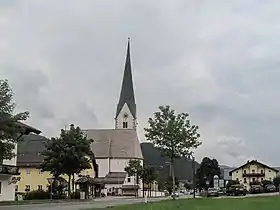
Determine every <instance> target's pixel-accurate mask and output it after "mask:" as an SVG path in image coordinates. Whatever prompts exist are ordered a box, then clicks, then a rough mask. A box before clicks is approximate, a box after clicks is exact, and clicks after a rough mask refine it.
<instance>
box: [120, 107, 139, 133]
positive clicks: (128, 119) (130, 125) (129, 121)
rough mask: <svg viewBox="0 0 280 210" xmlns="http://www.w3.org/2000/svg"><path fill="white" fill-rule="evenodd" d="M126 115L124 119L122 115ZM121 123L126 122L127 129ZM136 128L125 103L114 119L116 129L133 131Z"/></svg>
mask: <svg viewBox="0 0 280 210" xmlns="http://www.w3.org/2000/svg"><path fill="white" fill-rule="evenodd" d="M125 113H126V114H127V117H126V118H125V117H124V114H125ZM123 122H127V128H124V127H123ZM135 128H136V120H135V119H134V118H133V116H132V114H131V112H130V110H129V107H128V105H127V103H125V104H124V106H123V107H122V109H121V111H120V113H119V115H118V116H117V119H116V129H135Z"/></svg>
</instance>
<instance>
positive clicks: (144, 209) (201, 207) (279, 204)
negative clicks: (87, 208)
mask: <svg viewBox="0 0 280 210" xmlns="http://www.w3.org/2000/svg"><path fill="white" fill-rule="evenodd" d="M175 209H176V210H186V209H187V210H279V209H280V196H269V197H254V198H222V199H211V198H209V199H207V198H204V199H195V200H193V199H182V200H176V201H172V200H169V201H162V202H156V203H150V204H132V205H125V206H116V207H110V210H175ZM95 210H96V209H95ZM103 210H104V209H103Z"/></svg>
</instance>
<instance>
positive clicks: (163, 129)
mask: <svg viewBox="0 0 280 210" xmlns="http://www.w3.org/2000/svg"><path fill="white" fill-rule="evenodd" d="M188 117H189V114H187V113H180V114H176V112H175V110H173V109H171V108H170V106H160V107H159V111H157V112H155V113H154V117H153V118H149V120H148V124H149V128H145V132H146V133H145V136H146V138H147V140H148V141H150V142H152V143H153V144H154V146H155V147H156V148H158V149H159V150H160V152H161V154H162V155H163V156H166V157H168V158H169V159H170V162H171V168H172V177H173V192H175V174H174V160H175V159H178V158H187V157H188V156H189V154H190V153H191V150H192V149H195V148H197V147H198V146H199V145H201V142H200V141H199V137H200V134H199V133H198V126H197V125H192V124H191V121H190V120H189V118H188ZM173 194H174V193H173ZM173 199H175V196H173Z"/></svg>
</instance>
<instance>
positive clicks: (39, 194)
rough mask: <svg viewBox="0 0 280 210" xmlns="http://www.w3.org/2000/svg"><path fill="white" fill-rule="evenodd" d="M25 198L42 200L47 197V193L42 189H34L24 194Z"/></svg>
mask: <svg viewBox="0 0 280 210" xmlns="http://www.w3.org/2000/svg"><path fill="white" fill-rule="evenodd" d="M24 198H25V200H43V199H48V198H49V193H48V192H46V191H44V190H34V191H31V192H28V193H26V194H25V196H24Z"/></svg>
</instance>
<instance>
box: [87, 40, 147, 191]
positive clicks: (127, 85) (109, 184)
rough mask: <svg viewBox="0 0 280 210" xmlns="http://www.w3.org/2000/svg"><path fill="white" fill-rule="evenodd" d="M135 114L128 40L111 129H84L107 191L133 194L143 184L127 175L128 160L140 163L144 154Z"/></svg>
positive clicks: (99, 175) (99, 174)
mask: <svg viewBox="0 0 280 210" xmlns="http://www.w3.org/2000/svg"><path fill="white" fill-rule="evenodd" d="M136 129H137V115H136V103H135V96H134V87H133V79H132V68H131V58H130V42H129V40H128V46H127V54H126V61H125V68H124V74H123V81H122V87H121V92H120V98H119V101H118V104H117V109H116V115H115V128H114V129H89V130H84V133H85V134H86V135H87V137H88V138H91V139H93V140H94V142H93V143H92V145H91V149H92V151H93V153H94V155H95V159H96V163H97V165H98V177H100V178H102V179H103V182H104V184H105V188H106V191H107V192H109V193H112V192H114V194H116V193H117V192H120V190H121V192H122V194H125V193H127V194H131V195H133V194H134V193H133V192H135V191H136V189H138V190H140V188H141V186H142V184H141V180H140V182H138V183H136V178H135V177H129V176H128V175H127V173H126V172H125V170H124V169H125V167H126V166H127V165H128V162H129V160H131V159H138V160H140V161H141V163H142V164H143V155H142V151H141V147H140V142H139V139H138V135H137V130H136Z"/></svg>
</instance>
